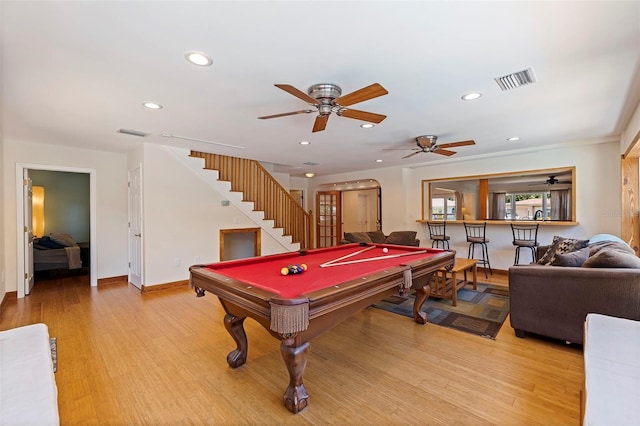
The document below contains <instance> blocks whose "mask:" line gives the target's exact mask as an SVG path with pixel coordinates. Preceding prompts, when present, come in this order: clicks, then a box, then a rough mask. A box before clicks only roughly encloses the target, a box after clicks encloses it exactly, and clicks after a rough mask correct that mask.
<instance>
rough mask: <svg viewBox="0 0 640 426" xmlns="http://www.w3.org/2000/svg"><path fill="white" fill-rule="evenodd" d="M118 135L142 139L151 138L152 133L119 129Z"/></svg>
mask: <svg viewBox="0 0 640 426" xmlns="http://www.w3.org/2000/svg"><path fill="white" fill-rule="evenodd" d="M118 133H122V134H125V135H131V136H140V137H141V138H144V137H147V136H149V134H150V133H145V132H141V131H139V130H129V129H118Z"/></svg>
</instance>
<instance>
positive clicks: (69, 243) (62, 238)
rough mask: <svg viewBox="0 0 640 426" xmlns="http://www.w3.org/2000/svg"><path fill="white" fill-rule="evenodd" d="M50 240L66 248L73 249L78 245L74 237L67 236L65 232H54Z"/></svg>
mask: <svg viewBox="0 0 640 426" xmlns="http://www.w3.org/2000/svg"><path fill="white" fill-rule="evenodd" d="M49 238H51V240H52V241H55V242H56V243H58V244H62V245H63V246H64V247H73V246H75V245H76V242H75V240H74V239H73V237H71V235H69V234H65V233H64V232H52V233H51V234H49Z"/></svg>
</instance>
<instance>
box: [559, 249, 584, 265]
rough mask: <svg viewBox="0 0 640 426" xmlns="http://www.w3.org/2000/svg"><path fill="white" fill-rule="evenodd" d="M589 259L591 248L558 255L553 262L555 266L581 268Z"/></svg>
mask: <svg viewBox="0 0 640 426" xmlns="http://www.w3.org/2000/svg"><path fill="white" fill-rule="evenodd" d="M588 258H589V247H585V248H581V249H580V250H576V251H572V252H571V253H558V254H556V257H555V259H554V260H553V263H552V265H553V266H575V267H579V266H582V264H583V263H584V262H585V261H586V260H587V259H588Z"/></svg>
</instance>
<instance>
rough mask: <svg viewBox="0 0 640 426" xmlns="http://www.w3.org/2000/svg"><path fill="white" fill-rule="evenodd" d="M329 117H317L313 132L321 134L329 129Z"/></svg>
mask: <svg viewBox="0 0 640 426" xmlns="http://www.w3.org/2000/svg"><path fill="white" fill-rule="evenodd" d="M327 120H329V116H328V115H319V116H317V117H316V121H315V122H314V123H313V130H312V131H313V132H321V131H323V130H324V129H325V128H326V127H327Z"/></svg>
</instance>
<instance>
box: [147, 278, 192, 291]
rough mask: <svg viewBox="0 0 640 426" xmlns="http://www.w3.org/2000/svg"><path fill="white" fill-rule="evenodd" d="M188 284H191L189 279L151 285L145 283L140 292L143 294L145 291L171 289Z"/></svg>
mask: <svg viewBox="0 0 640 426" xmlns="http://www.w3.org/2000/svg"><path fill="white" fill-rule="evenodd" d="M186 285H189V280H181V281H174V282H171V283H165V284H157V285H149V286H147V285H143V286H142V289H140V292H141V293H142V294H145V293H151V292H153V291H161V290H170V289H172V288H180V287H184V286H186Z"/></svg>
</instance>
